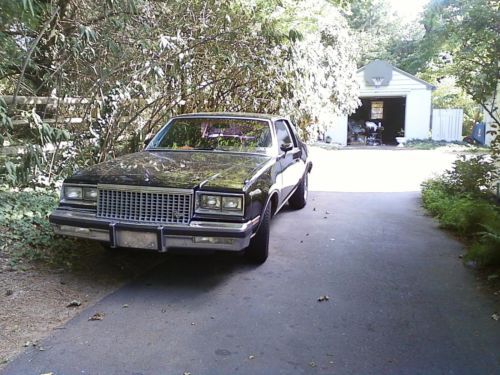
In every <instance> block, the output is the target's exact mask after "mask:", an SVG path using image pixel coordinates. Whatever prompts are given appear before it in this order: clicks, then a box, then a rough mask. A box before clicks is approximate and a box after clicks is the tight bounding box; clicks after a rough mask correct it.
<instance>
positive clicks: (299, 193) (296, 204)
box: [288, 172, 308, 210]
mask: <svg viewBox="0 0 500 375" xmlns="http://www.w3.org/2000/svg"><path fill="white" fill-rule="evenodd" d="M307 179H308V173H307V172H306V173H305V174H304V177H302V180H301V181H300V183H299V186H298V187H297V190H295V192H294V193H293V194H292V196H291V197H290V199H289V200H288V203H289V204H290V207H292V208H293V209H295V210H299V209H301V208H304V206H305V205H306V203H307V195H308V180H307Z"/></svg>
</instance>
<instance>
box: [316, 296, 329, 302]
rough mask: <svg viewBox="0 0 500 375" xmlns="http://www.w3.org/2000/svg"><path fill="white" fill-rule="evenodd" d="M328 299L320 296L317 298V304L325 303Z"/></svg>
mask: <svg viewBox="0 0 500 375" xmlns="http://www.w3.org/2000/svg"><path fill="white" fill-rule="evenodd" d="M329 299H330V297H328V296H321V297H319V298H318V302H325V301H328V300H329Z"/></svg>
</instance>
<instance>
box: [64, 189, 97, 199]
mask: <svg viewBox="0 0 500 375" xmlns="http://www.w3.org/2000/svg"><path fill="white" fill-rule="evenodd" d="M63 199H65V200H68V201H81V202H97V187H95V186H74V185H69V186H67V185H66V186H64V187H63Z"/></svg>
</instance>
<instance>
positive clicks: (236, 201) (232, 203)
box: [195, 192, 244, 216]
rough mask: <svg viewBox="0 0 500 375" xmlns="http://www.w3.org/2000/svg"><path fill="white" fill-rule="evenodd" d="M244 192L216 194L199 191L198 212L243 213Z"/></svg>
mask: <svg viewBox="0 0 500 375" xmlns="http://www.w3.org/2000/svg"><path fill="white" fill-rule="evenodd" d="M243 208H244V204H243V194H231V195H226V194H214V193H203V192H198V193H197V194H196V210H195V211H196V212H198V213H209V214H221V215H239V216H242V215H243Z"/></svg>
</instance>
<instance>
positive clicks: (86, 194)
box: [83, 187, 97, 201]
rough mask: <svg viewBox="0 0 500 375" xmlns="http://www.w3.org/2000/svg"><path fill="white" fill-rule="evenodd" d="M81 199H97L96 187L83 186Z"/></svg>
mask: <svg viewBox="0 0 500 375" xmlns="http://www.w3.org/2000/svg"><path fill="white" fill-rule="evenodd" d="M83 200H86V201H97V188H95V187H84V188H83Z"/></svg>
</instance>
